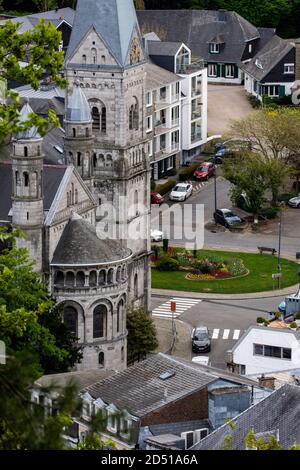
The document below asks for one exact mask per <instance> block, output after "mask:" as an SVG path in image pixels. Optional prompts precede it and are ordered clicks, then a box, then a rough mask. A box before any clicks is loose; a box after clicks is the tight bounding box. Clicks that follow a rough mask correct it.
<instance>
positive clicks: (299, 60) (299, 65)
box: [295, 38, 300, 80]
mask: <svg viewBox="0 0 300 470" xmlns="http://www.w3.org/2000/svg"><path fill="white" fill-rule="evenodd" d="M295 48H296V64H295V65H296V67H295V80H300V38H299V39H296V41H295Z"/></svg>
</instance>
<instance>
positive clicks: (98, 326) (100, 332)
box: [93, 305, 107, 338]
mask: <svg viewBox="0 0 300 470" xmlns="http://www.w3.org/2000/svg"><path fill="white" fill-rule="evenodd" d="M106 322H107V307H106V306H105V305H98V306H97V307H96V308H95V309H94V315H93V338H103V337H104V336H106Z"/></svg>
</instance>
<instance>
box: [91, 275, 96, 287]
mask: <svg viewBox="0 0 300 470" xmlns="http://www.w3.org/2000/svg"><path fill="white" fill-rule="evenodd" d="M96 286H97V271H91V273H90V287H96Z"/></svg>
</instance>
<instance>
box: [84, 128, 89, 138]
mask: <svg viewBox="0 0 300 470" xmlns="http://www.w3.org/2000/svg"><path fill="white" fill-rule="evenodd" d="M89 135H90V130H89V128H88V127H86V128H85V136H86V137H89Z"/></svg>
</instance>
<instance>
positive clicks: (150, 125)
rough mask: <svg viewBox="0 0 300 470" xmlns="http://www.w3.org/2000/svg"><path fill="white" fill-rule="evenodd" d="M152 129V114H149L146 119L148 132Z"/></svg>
mask: <svg viewBox="0 0 300 470" xmlns="http://www.w3.org/2000/svg"><path fill="white" fill-rule="evenodd" d="M151 131H152V116H148V117H147V120H146V132H151Z"/></svg>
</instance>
